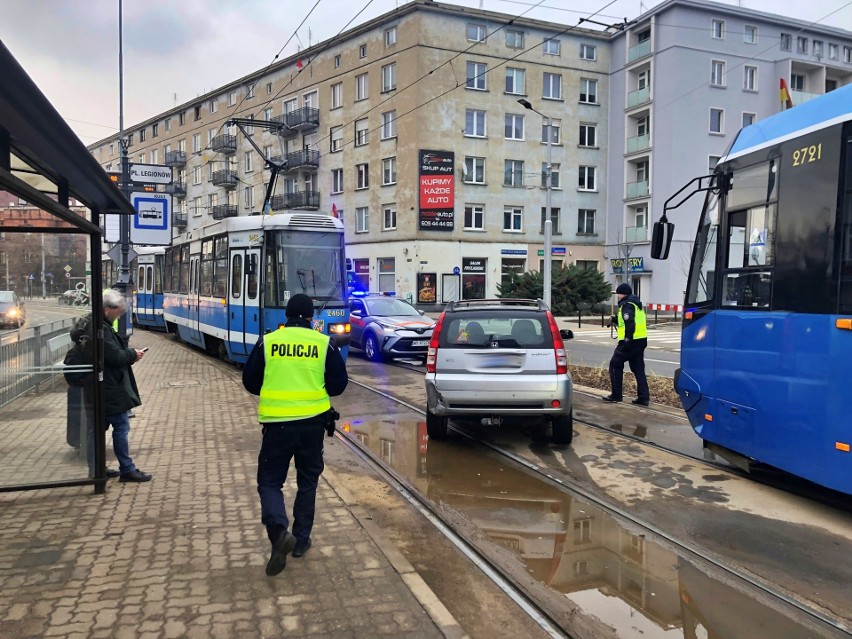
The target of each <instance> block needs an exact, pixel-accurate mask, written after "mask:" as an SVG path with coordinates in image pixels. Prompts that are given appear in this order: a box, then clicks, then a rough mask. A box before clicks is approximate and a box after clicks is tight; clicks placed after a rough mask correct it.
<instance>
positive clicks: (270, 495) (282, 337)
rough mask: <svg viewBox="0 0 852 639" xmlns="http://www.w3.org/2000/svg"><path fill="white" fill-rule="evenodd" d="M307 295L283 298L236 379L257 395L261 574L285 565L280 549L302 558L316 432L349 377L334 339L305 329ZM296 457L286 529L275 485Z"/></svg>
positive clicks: (310, 308) (313, 489) (318, 458)
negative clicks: (282, 318) (280, 317)
mask: <svg viewBox="0 0 852 639" xmlns="http://www.w3.org/2000/svg"><path fill="white" fill-rule="evenodd" d="M313 316H314V303H313V300H312V299H311V298H310V297H308V296H307V295H303V294H301V293H299V294H297V295H294V296H293V297H291V298H290V300H289V302H287V324H286V325H285V326H284V328H279V329H278V330H276V331H273V332H271V333H268V334H267V335H265V336H263V337H261V338H260V340H258V342H257V344H256V345H255V347H254V350H253V351H252V352H251V355H250V356H249V358H248V361H247V362H246V364H245V367H244V368H243V386H244V387H245V389H246V390H247V391H248V392H250V393H251V394H253V395H260V401H259V403H258V407H257V413H258V421H259V422H260V425H261V426H262V427H263V443H262V444H261V448H260V456H259V458H258V464H257V492H258V494H259V495H260V509H261V521H262V522H263V525H264V526H266V534H267V536H268V537H269V541H270V542H272V554H271V556H270V558H269V562H268V563H267V564H266V574H267V575H270V576H272V575H277V574H278V573H280V572H281V571H282V570H284V568H285V566H286V565H287V555H288V554H290V553H291V552H292V553H293V556H294V557H302V556H304V554H305V553H306V552H307V551H308V549H309V548H310V547H311V530H312V529H313V525H314V511H315V503H316V495H317V484H318V483H319V478H320V475H321V474H322V471H323V468H324V465H323V459H322V454H323V434H324V433H326V432H327V433H328V435H329V436H331V435H332V434H333V432H334V430H333V427H334V418H333V416H332V414H333V409H332V408H331V402H330V399H329V397H334V396H336V395H340V394H341V393H342V392H343V391H344V390H345V389H346V385H347V384H348V382H349V376H348V375H347V373H346V364H345V363H344V361H343V357H342V356H341V354H340V351H339V350H338V348H337V344H335V342H334V340H333V339H331V338H329V337H328V336H327V335H323V334H322V333H318V332H316V331H314V330H312V325H311V322H312V319H313ZM293 458H295V460H296V485H297V488H298V489H297V492H296V500H295V501H294V502H293V512H292V514H293V532H292V533H290V532H289V531H288V525H289V523H290V522H289V520H288V519H287V512H286V509H285V506H284V495H283V493H282V488H283V486H284V482H285V481H286V479H287V471H288V470H289V468H290V460H292V459H293Z"/></svg>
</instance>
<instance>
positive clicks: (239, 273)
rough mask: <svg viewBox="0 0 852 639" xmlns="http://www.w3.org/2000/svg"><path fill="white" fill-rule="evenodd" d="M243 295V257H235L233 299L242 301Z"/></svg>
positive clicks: (232, 283)
mask: <svg viewBox="0 0 852 639" xmlns="http://www.w3.org/2000/svg"><path fill="white" fill-rule="evenodd" d="M242 294H243V256H242V255H234V258H233V260H232V261H231V297H233V298H234V299H235V300H238V299H240V296H241V295H242Z"/></svg>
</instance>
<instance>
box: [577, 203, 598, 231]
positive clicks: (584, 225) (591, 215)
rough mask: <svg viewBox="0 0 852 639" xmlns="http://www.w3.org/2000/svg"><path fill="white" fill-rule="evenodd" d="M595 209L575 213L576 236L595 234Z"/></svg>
mask: <svg viewBox="0 0 852 639" xmlns="http://www.w3.org/2000/svg"><path fill="white" fill-rule="evenodd" d="M595 213H596V211H595V209H580V210H579V211H577V235H594V234H595Z"/></svg>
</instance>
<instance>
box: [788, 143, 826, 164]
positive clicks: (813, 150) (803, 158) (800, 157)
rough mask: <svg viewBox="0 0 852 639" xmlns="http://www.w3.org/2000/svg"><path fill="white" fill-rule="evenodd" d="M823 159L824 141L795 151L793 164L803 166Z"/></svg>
mask: <svg viewBox="0 0 852 639" xmlns="http://www.w3.org/2000/svg"><path fill="white" fill-rule="evenodd" d="M821 159H822V143H821V142H820V143H819V144H811V145H810V146H803V147H802V148H801V149H796V150H795V151H793V166H802V165H803V164H807V163H810V162H816V161H817V160H821Z"/></svg>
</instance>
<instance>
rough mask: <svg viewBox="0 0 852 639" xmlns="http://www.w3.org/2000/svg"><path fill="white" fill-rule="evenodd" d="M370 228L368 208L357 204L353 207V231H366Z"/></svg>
mask: <svg viewBox="0 0 852 639" xmlns="http://www.w3.org/2000/svg"><path fill="white" fill-rule="evenodd" d="M369 230H370V209H369V208H368V207H366V206H359V207H357V208H356V209H355V232H356V233H366V232H367V231H369Z"/></svg>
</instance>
